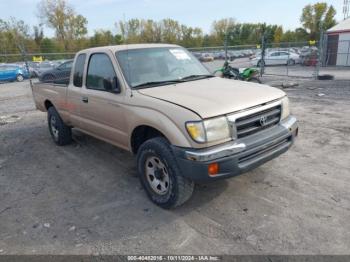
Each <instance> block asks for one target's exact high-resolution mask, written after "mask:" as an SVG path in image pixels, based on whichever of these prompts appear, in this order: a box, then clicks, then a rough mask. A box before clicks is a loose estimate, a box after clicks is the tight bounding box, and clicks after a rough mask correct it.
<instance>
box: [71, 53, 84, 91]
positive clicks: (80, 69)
mask: <svg viewBox="0 0 350 262" xmlns="http://www.w3.org/2000/svg"><path fill="white" fill-rule="evenodd" d="M85 58H86V54H80V55H79V56H78V57H77V61H76V62H75V66H74V75H73V84H74V86H76V87H82V85H83V73H84V65H85Z"/></svg>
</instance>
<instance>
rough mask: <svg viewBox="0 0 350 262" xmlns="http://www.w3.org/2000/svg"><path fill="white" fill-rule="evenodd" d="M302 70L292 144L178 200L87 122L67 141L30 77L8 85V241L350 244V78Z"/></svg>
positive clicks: (21, 246) (4, 233) (314, 248)
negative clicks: (149, 189)
mask: <svg viewBox="0 0 350 262" xmlns="http://www.w3.org/2000/svg"><path fill="white" fill-rule="evenodd" d="M221 63H222V61H221ZM218 66H220V65H218ZM209 67H214V68H215V67H217V65H216V64H214V65H213V64H212V65H209ZM296 68H297V66H296ZM277 69H278V68H276V70H277ZM278 81H280V79H277V80H276V79H275V78H264V79H263V82H267V83H277V82H278ZM296 81H297V82H299V86H297V87H292V88H290V89H286V90H285V91H286V92H287V93H288V95H289V97H290V100H291V109H292V112H293V114H294V115H295V116H296V117H297V118H298V120H299V126H300V131H299V138H298V139H297V141H296V144H295V145H294V146H293V147H292V148H291V150H290V151H288V152H287V153H285V154H284V155H282V156H280V157H279V158H277V159H274V160H272V161H270V162H268V163H267V164H265V165H263V166H261V167H259V168H257V169H255V170H253V171H251V172H249V173H246V174H244V175H241V176H239V177H235V178H232V179H229V180H224V181H218V182H216V183H211V184H206V185H198V186H197V190H195V194H194V196H193V198H192V199H191V200H190V201H189V202H188V203H186V204H185V205H184V206H182V207H180V208H178V209H175V210H163V209H161V208H159V207H157V206H155V205H154V204H152V203H151V202H150V201H149V200H148V198H147V197H146V194H145V192H144V191H143V189H142V187H141V185H140V183H139V180H138V178H137V172H136V163H135V160H134V158H133V156H131V155H130V154H129V153H127V152H125V151H123V150H120V149H118V148H116V147H113V146H111V145H109V144H106V143H104V142H101V141H99V140H96V139H94V138H92V137H90V136H87V135H83V134H81V133H77V132H75V136H74V140H75V142H74V143H73V144H72V145H69V146H66V147H57V146H56V145H55V144H54V143H53V142H52V139H51V137H50V135H49V132H48V129H47V122H46V114H44V113H41V112H39V111H36V110H35V108H34V104H33V100H32V97H31V91H30V88H29V83H28V82H23V83H5V84H0V199H1V201H0V252H1V253H2V254H203V253H205V254H346V253H348V252H349V248H350V233H349V232H350V223H349V217H350V208H349V207H350V196H349V188H350V181H349V175H350V166H349V159H350V153H349V152H350V137H349V133H350V128H349V126H350V117H349V115H350V81H343V80H336V81H323V82H322V81H312V80H310V79H299V80H298V79H296ZM262 88H263V87H262Z"/></svg>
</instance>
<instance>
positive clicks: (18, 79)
mask: <svg viewBox="0 0 350 262" xmlns="http://www.w3.org/2000/svg"><path fill="white" fill-rule="evenodd" d="M16 80H17V82H23V80H24V77H23V75H21V74H18V75H17V77H16Z"/></svg>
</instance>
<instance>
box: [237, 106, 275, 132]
mask: <svg viewBox="0 0 350 262" xmlns="http://www.w3.org/2000/svg"><path fill="white" fill-rule="evenodd" d="M280 118H281V106H280V105H278V106H275V107H271V108H269V109H266V110H263V111H260V112H257V113H254V114H251V115H248V116H244V117H240V118H237V119H236V128H237V138H242V137H246V136H249V135H252V134H255V133H257V132H259V131H261V130H264V129H266V128H269V127H272V126H274V125H276V124H278V122H279V121H280Z"/></svg>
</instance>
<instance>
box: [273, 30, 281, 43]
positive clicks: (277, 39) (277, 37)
mask: <svg viewBox="0 0 350 262" xmlns="http://www.w3.org/2000/svg"><path fill="white" fill-rule="evenodd" d="M282 36H283V28H282V26H279V27H277V28H276V31H275V34H274V36H273V41H274V42H275V43H280V42H281V40H282Z"/></svg>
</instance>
